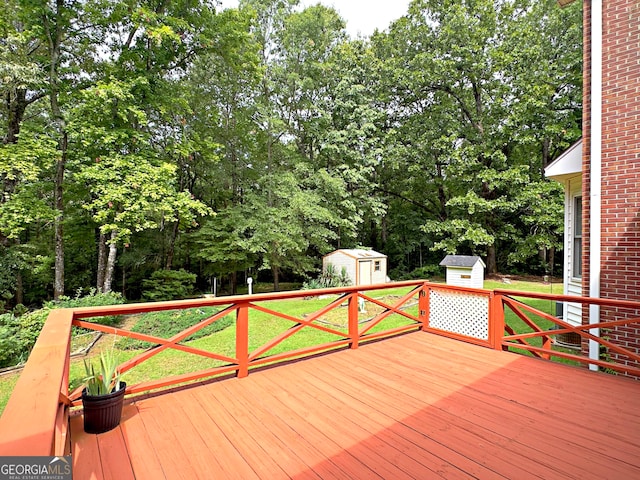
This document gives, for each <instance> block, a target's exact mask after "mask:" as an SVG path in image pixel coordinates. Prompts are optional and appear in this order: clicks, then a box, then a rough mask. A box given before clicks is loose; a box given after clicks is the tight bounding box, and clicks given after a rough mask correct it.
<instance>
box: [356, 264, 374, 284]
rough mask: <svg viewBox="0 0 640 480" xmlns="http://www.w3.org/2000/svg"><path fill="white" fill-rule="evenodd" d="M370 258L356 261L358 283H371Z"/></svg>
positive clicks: (371, 269)
mask: <svg viewBox="0 0 640 480" xmlns="http://www.w3.org/2000/svg"><path fill="white" fill-rule="evenodd" d="M371 265H372V262H371V260H360V261H359V262H358V285H371V284H373V268H371Z"/></svg>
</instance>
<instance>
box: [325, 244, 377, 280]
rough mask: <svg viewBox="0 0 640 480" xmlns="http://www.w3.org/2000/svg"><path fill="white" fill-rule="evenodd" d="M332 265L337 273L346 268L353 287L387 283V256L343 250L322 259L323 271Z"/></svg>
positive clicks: (367, 251)
mask: <svg viewBox="0 0 640 480" xmlns="http://www.w3.org/2000/svg"><path fill="white" fill-rule="evenodd" d="M328 264H332V265H333V266H334V267H335V269H336V271H337V272H341V271H342V267H344V268H345V269H346V271H347V275H348V276H349V278H350V279H351V283H352V284H353V285H374V284H378V283H385V282H386V281H387V256H386V255H383V254H382V253H378V252H376V251H374V250H369V249H364V248H354V249H349V248H343V249H340V250H335V251H333V252H331V253H328V254H327V255H325V256H324V257H322V270H323V271H324V270H326V269H327V265H328Z"/></svg>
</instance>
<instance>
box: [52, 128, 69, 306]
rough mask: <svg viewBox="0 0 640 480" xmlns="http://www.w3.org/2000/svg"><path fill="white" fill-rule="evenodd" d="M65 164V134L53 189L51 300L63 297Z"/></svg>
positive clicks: (61, 140)
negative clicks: (54, 243) (53, 234)
mask: <svg viewBox="0 0 640 480" xmlns="http://www.w3.org/2000/svg"><path fill="white" fill-rule="evenodd" d="M66 163H67V132H66V131H65V132H63V133H62V138H61V139H60V160H58V162H57V164H56V178H55V189H54V199H55V200H54V203H55V210H56V219H55V242H56V247H55V249H56V258H55V264H54V267H55V274H54V281H53V298H54V300H57V299H58V298H59V297H60V296H61V295H64V199H63V193H64V187H63V182H64V169H65V166H66Z"/></svg>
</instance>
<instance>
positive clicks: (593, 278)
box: [589, 0, 602, 370]
mask: <svg viewBox="0 0 640 480" xmlns="http://www.w3.org/2000/svg"><path fill="white" fill-rule="evenodd" d="M590 158H591V169H590V175H591V177H590V184H591V188H590V192H591V198H590V213H589V225H590V228H589V235H590V236H589V296H590V297H594V298H599V297H600V268H601V266H600V262H601V246H602V231H601V225H602V0H593V1H592V2H591V157H590ZM599 321H600V306H599V305H590V306H589V324H594V323H599ZM590 333H591V334H592V335H595V336H600V329H599V328H592V329H591V330H590ZM589 358H590V359H592V360H597V359H599V358H600V346H599V344H598V342H596V341H594V340H589ZM589 368H590V369H591V370H597V369H598V366H597V365H593V364H590V365H589Z"/></svg>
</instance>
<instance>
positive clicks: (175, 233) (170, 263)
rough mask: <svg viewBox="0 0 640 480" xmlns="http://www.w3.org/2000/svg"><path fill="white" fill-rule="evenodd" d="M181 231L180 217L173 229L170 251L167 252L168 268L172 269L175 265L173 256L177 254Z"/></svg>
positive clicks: (166, 266) (166, 267)
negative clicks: (177, 241) (177, 242)
mask: <svg viewBox="0 0 640 480" xmlns="http://www.w3.org/2000/svg"><path fill="white" fill-rule="evenodd" d="M179 231H180V219H178V220H176V222H175V223H174V225H173V229H172V231H171V239H170V240H169V251H168V252H167V263H166V264H165V269H166V270H171V267H173V257H174V255H175V249H176V240H177V238H178V233H179Z"/></svg>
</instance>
